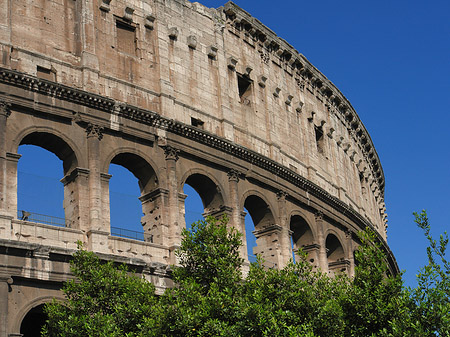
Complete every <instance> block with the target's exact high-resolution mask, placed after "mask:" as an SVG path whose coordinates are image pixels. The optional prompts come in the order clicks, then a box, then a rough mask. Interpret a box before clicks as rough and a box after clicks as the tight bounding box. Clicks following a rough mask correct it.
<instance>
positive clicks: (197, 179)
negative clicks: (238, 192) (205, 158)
mask: <svg viewBox="0 0 450 337" xmlns="http://www.w3.org/2000/svg"><path fill="white" fill-rule="evenodd" d="M185 184H188V185H189V186H191V187H192V188H193V189H194V190H195V191H196V192H197V193H198V195H199V196H200V198H201V200H202V204H203V209H204V210H205V215H210V214H211V215H215V213H217V212H218V211H219V210H220V209H221V208H222V206H223V198H222V194H221V193H220V190H219V187H218V186H217V184H216V183H214V182H213V181H212V180H211V179H210V178H209V177H207V176H205V175H203V174H200V173H194V174H192V175H190V176H189V177H188V178H187V179H186V182H185Z"/></svg>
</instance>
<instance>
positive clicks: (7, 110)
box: [0, 100, 11, 118]
mask: <svg viewBox="0 0 450 337" xmlns="http://www.w3.org/2000/svg"><path fill="white" fill-rule="evenodd" d="M0 115H1V116H6V118H8V117H9V116H10V115H11V103H9V102H6V101H3V100H0Z"/></svg>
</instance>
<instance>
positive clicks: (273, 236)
mask: <svg viewBox="0 0 450 337" xmlns="http://www.w3.org/2000/svg"><path fill="white" fill-rule="evenodd" d="M243 206H244V207H245V209H247V211H248V213H249V214H250V217H251V218H252V221H253V225H254V228H255V230H254V231H253V234H254V235H255V237H256V247H254V248H253V254H254V255H260V256H261V257H262V258H263V259H264V260H265V261H266V263H267V264H268V266H271V267H274V266H276V265H277V264H278V263H279V256H278V255H279V252H278V249H277V248H278V247H277V246H279V235H280V233H281V227H280V226H278V225H276V223H275V216H274V213H273V211H272V208H271V207H270V205H269V203H268V202H267V201H266V198H264V197H263V196H262V195H260V194H259V193H247V196H246V197H245V199H244V202H243Z"/></svg>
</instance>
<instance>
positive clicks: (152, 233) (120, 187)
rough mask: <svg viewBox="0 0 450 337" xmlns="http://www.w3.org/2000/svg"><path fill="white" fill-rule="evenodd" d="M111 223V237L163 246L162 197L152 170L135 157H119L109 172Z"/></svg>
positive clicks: (127, 155) (126, 154) (106, 182)
mask: <svg viewBox="0 0 450 337" xmlns="http://www.w3.org/2000/svg"><path fill="white" fill-rule="evenodd" d="M108 173H109V174H111V177H110V180H111V182H109V181H105V182H104V184H105V186H103V188H104V190H108V192H109V193H108V195H109V201H108V202H107V204H109V213H108V212H106V213H108V214H109V219H108V220H109V223H110V225H111V235H113V236H120V237H125V238H128V239H134V240H140V241H146V242H155V243H161V241H162V240H163V235H162V203H163V200H162V199H163V197H164V195H163V193H162V191H161V190H160V189H158V178H157V176H156V172H155V170H154V169H153V167H152V166H151V165H150V164H149V163H148V162H147V161H146V160H145V159H143V158H141V157H140V156H138V155H136V154H132V153H120V154H118V155H116V156H115V157H114V158H113V159H112V160H111V163H110V165H109V168H108Z"/></svg>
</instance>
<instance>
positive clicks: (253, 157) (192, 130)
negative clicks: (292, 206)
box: [0, 68, 396, 266]
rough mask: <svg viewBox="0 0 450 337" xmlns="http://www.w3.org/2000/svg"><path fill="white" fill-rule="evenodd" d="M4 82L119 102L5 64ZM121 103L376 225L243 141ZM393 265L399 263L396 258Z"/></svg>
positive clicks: (99, 102)
mask: <svg viewBox="0 0 450 337" xmlns="http://www.w3.org/2000/svg"><path fill="white" fill-rule="evenodd" d="M41 82H42V83H46V84H47V85H46V86H45V88H47V89H46V90H38V89H36V88H40V87H42V85H41V84H40V83H41ZM0 83H7V84H9V85H12V86H16V87H20V88H22V89H25V90H30V91H38V92H39V93H41V94H44V95H49V96H52V95H56V93H63V92H64V95H59V96H58V98H59V99H61V100H66V101H70V102H74V103H77V104H80V105H83V106H86V107H89V108H93V109H98V110H102V111H106V112H109V113H114V112H115V111H114V109H115V108H114V107H115V106H117V104H115V103H116V102H115V101H114V100H112V99H109V98H105V97H102V96H99V95H96V94H91V93H89V92H86V91H82V90H79V89H73V88H70V87H67V86H64V85H62V84H59V83H56V82H51V81H47V80H42V79H38V78H36V77H34V76H30V75H26V74H23V73H19V72H17V71H13V70H9V69H5V68H0ZM78 97H79V98H80V100H77V98H78ZM119 106H120V108H119V116H121V117H123V118H127V119H129V120H133V121H136V122H139V123H143V124H146V125H150V126H153V127H156V128H160V129H163V130H166V131H168V132H171V133H173V134H176V135H179V136H181V137H184V138H188V139H191V140H194V141H196V142H198V143H200V144H203V145H207V146H209V147H211V148H214V149H217V150H220V151H222V152H224V153H227V154H230V155H232V156H234V157H236V158H238V159H241V160H244V161H246V162H248V163H251V164H253V165H255V166H257V167H260V168H262V169H264V170H267V171H269V172H271V173H272V174H274V175H275V176H278V177H280V178H282V179H284V180H285V181H287V182H289V183H291V184H293V185H294V186H296V187H298V188H300V189H302V190H304V191H307V192H308V193H309V194H310V195H312V196H314V197H316V198H317V199H319V200H321V201H322V202H324V203H325V204H327V205H329V206H331V207H332V208H334V209H336V210H337V211H339V212H340V213H342V214H343V215H345V216H347V217H348V218H349V219H351V220H352V221H354V222H355V223H356V224H357V225H358V226H359V228H360V229H362V230H363V229H365V228H366V227H370V228H374V226H373V225H372V223H371V222H370V221H369V220H368V219H366V218H365V217H363V216H362V215H361V214H359V213H358V212H357V211H356V210H355V209H353V208H352V207H350V206H349V205H347V204H346V203H344V202H343V201H341V200H340V199H338V198H337V197H335V196H333V195H331V194H330V193H328V192H327V191H326V190H324V189H323V188H321V187H320V186H318V185H316V184H315V183H313V182H311V181H309V180H308V179H306V178H305V177H303V176H301V175H300V174H298V173H296V172H294V171H292V170H291V169H289V168H287V167H285V166H283V165H281V164H279V163H277V162H276V161H274V160H272V159H270V158H267V157H265V156H263V155H261V154H259V153H257V152H255V151H253V150H250V149H247V148H245V147H243V146H241V145H238V144H235V143H233V142H231V141H229V140H227V139H224V138H221V137H219V136H216V135H214V134H211V133H209V132H207V131H205V130H201V129H199V128H196V127H194V126H190V125H187V124H184V123H182V122H179V121H175V120H173V119H169V118H166V117H163V116H161V115H159V114H157V113H156V112H153V111H149V110H144V109H141V108H138V107H134V106H131V105H128V104H126V103H120V105H119ZM116 113H117V112H116ZM380 167H381V166H380ZM374 231H375V232H376V233H377V235H378V237H379V239H380V241H381V242H382V243H383V246H384V247H385V249H386V250H387V251H388V252H389V254H390V256H391V257H392V258H393V254H392V252H391V251H390V249H389V247H388V246H387V244H386V242H385V241H384V239H383V238H382V237H381V235H380V234H379V233H378V232H377V231H376V230H374ZM393 265H395V266H396V263H395V260H394V264H393Z"/></svg>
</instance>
